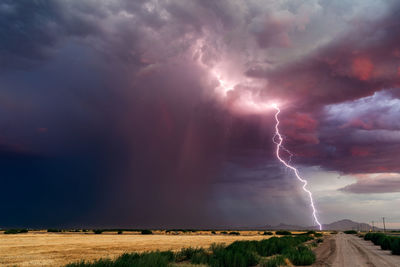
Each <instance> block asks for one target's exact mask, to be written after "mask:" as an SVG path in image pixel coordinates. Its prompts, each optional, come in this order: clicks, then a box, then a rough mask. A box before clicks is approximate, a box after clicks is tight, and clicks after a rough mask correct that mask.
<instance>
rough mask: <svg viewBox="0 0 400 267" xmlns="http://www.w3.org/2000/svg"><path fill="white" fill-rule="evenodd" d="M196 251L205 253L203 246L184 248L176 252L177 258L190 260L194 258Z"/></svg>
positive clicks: (178, 259)
mask: <svg viewBox="0 0 400 267" xmlns="http://www.w3.org/2000/svg"><path fill="white" fill-rule="evenodd" d="M196 253H205V250H204V249H203V248H191V247H189V248H182V249H181V250H180V251H178V252H177V253H176V254H175V260H176V261H178V262H180V261H188V260H191V259H192V258H193V255H195V254H196Z"/></svg>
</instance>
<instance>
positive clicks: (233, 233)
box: [229, 232, 240, 235]
mask: <svg viewBox="0 0 400 267" xmlns="http://www.w3.org/2000/svg"><path fill="white" fill-rule="evenodd" d="M229 234H230V235H240V233H239V232H229Z"/></svg>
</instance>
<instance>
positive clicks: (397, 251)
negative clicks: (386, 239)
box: [391, 238, 400, 255]
mask: <svg viewBox="0 0 400 267" xmlns="http://www.w3.org/2000/svg"><path fill="white" fill-rule="evenodd" d="M391 247H392V254H393V255H400V238H395V239H394V240H393V241H392V244H391Z"/></svg>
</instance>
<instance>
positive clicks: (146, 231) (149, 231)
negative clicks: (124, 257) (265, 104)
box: [141, 230, 153, 235]
mask: <svg viewBox="0 0 400 267" xmlns="http://www.w3.org/2000/svg"><path fill="white" fill-rule="evenodd" d="M141 233H142V235H152V234H153V232H152V231H151V230H142V232H141Z"/></svg>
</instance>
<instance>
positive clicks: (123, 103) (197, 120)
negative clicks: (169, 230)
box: [0, 0, 400, 227]
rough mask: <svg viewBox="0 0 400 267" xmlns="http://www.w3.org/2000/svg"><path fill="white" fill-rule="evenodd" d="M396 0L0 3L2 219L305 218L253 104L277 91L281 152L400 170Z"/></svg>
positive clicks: (269, 124) (302, 160)
mask: <svg viewBox="0 0 400 267" xmlns="http://www.w3.org/2000/svg"><path fill="white" fill-rule="evenodd" d="M399 10H400V6H399V5H398V4H396V3H395V1H381V2H380V1H375V2H372V1H361V0H360V1H344V0H343V1H337V2H335V3H331V1H317V0H315V1H313V0H310V1H296V2H293V1H262V2H260V1H239V0H238V1H228V0H226V1H224V0H219V1H178V0H177V1H151V0H148V1H147V0H141V1H127V0H119V1H106V0H104V1H103V0H102V1H91V0H85V1H79V2H75V1H74V2H71V1H64V0H59V1H46V0H37V1H18V2H15V1H11V0H9V1H8V0H6V1H2V3H1V4H0V37H1V42H0V84H1V85H0V165H1V167H2V171H3V174H2V175H1V178H0V179H1V180H0V181H1V183H2V185H3V186H4V188H7V190H6V191H5V192H4V193H3V194H1V196H0V203H1V204H0V207H1V208H2V209H3V210H5V212H3V213H2V214H0V219H1V221H2V223H3V224H4V226H24V225H29V226H32V227H35V226H38V227H41V226H59V225H61V226H80V225H82V226H93V227H102V226H104V227H105V226H107V227H112V226H115V227H213V226H229V225H237V226H246V225H247V226H249V225H263V224H271V223H279V222H288V223H289V221H291V222H296V220H297V222H299V223H303V224H310V223H312V222H309V221H307V219H308V218H305V216H304V212H302V213H301V214H299V213H298V210H306V211H307V207H306V204H305V202H304V201H302V199H303V197H304V195H303V193H302V192H301V190H299V188H298V183H297V181H296V180H295V179H293V177H292V176H291V175H290V173H288V172H286V171H285V170H284V169H283V168H282V166H281V165H279V162H277V161H276V159H275V157H274V146H273V145H274V144H273V143H272V136H273V131H274V128H273V127H274V123H275V121H274V118H273V116H272V115H273V113H272V112H273V111H271V110H263V109H262V108H260V107H263V104H264V103H270V102H271V101H272V102H278V103H279V104H281V105H282V113H281V114H280V116H281V122H282V123H281V127H282V128H281V131H282V133H283V135H284V137H285V146H286V147H287V148H289V149H290V150H291V151H292V152H293V153H294V155H295V157H294V159H293V162H294V163H295V164H299V165H301V166H319V167H320V168H322V169H323V170H326V171H336V172H338V173H341V174H368V173H398V172H400V169H399V166H400V164H399V160H398V159H397V157H396V156H395V155H397V154H398V153H399V152H400V146H399V145H398V143H399V142H398V141H399V138H400V136H399V131H400V129H399V127H400V125H399V121H398V120H397V115H398V112H399V107H400V102H399V101H400V100H399V91H398V89H396V88H398V87H399V82H400V63H399V62H400V60H399V59H400V46H399V43H400V42H399V37H398V36H400V35H399V34H400V32H399V29H400V28H399V27H398V26H399V23H400V21H399V19H398V17H397V16H396V15H397V13H398V11H399ZM254 103H256V104H257V105H254ZM396 177H397V176H396ZM396 177H394V178H392V179H391V180H390V181H389V180H387V179H381V180H379V184H376V183H375V182H373V183H372V182H371V181H369V180H368V181H367V182H364V181H361V180H360V181H358V182H357V183H356V184H355V185H350V186H347V187H345V188H344V189H343V190H342V191H341V192H346V193H349V192H356V193H363V194H368V193H379V192H385V189H382V190H381V189H376V190H375V191H374V190H373V189H372V188H387V186H388V185H390V184H393V183H395V180H396V179H398V178H396ZM360 188H361V189H360ZM392 192H393V191H392ZM303 200H304V199H303ZM279 203H280V205H282V206H280V207H277V205H278V204H279ZM280 209H281V211H282V212H278V211H279V210H280ZM260 212H262V213H263V214H274V215H270V216H267V215H266V216H259V215H258V214H260ZM322 212H323V211H322Z"/></svg>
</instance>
